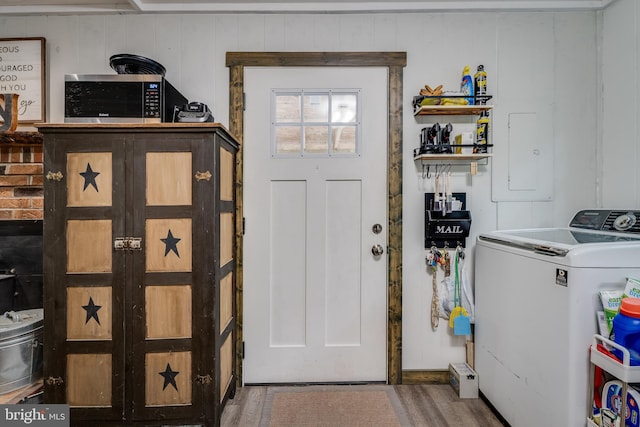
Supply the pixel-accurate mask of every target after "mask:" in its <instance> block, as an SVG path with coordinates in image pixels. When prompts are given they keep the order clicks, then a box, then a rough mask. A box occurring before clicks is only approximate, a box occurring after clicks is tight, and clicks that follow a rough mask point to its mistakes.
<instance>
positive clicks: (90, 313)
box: [82, 297, 102, 325]
mask: <svg viewBox="0 0 640 427" xmlns="http://www.w3.org/2000/svg"><path fill="white" fill-rule="evenodd" d="M82 308H84V309H85V311H86V312H87V317H86V319H85V321H84V323H85V324H87V323H89V320H91V319H94V320H95V321H96V322H98V325H99V324H100V318H98V310H100V309H101V308H102V306H101V305H96V304H95V303H94V302H93V298H92V297H89V303H88V304H87V305H83V306H82Z"/></svg>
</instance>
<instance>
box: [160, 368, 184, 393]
mask: <svg viewBox="0 0 640 427" xmlns="http://www.w3.org/2000/svg"><path fill="white" fill-rule="evenodd" d="M179 373H180V372H179V371H174V370H172V369H171V365H170V364H169V363H167V367H166V368H165V370H164V372H158V374H160V375H162V376H163V377H164V384H163V385H162V390H164V389H166V388H167V386H168V385H169V384H170V385H172V386H173V388H174V389H176V391H178V385H177V384H176V377H177V376H178V374H179Z"/></svg>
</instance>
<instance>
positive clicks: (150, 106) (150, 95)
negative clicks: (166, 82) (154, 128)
mask: <svg viewBox="0 0 640 427" xmlns="http://www.w3.org/2000/svg"><path fill="white" fill-rule="evenodd" d="M144 117H145V118H160V117H161V113H160V83H158V82H145V83H144Z"/></svg>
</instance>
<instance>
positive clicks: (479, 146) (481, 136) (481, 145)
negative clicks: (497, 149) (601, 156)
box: [473, 113, 490, 153]
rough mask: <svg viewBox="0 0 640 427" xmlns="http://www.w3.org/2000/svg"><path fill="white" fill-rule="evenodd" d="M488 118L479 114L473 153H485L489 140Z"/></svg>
mask: <svg viewBox="0 0 640 427" xmlns="http://www.w3.org/2000/svg"><path fill="white" fill-rule="evenodd" d="M489 122H490V121H489V116H488V115H485V114H484V113H482V114H480V116H479V117H478V120H477V121H476V142H475V144H474V146H473V152H474V153H487V148H488V147H487V141H488V140H489Z"/></svg>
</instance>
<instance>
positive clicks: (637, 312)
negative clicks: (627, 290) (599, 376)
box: [612, 297, 640, 366]
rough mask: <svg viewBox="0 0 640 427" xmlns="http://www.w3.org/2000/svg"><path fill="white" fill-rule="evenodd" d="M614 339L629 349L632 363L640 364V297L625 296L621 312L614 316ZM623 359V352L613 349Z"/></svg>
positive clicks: (621, 304) (634, 364)
mask: <svg viewBox="0 0 640 427" xmlns="http://www.w3.org/2000/svg"><path fill="white" fill-rule="evenodd" d="M613 341H614V342H616V343H617V344H620V345H621V346H623V347H625V348H626V349H627V350H629V355H630V356H631V357H630V362H629V363H630V364H631V365H633V366H638V365H640V298H633V297H627V298H623V299H622V302H621V303H620V312H619V313H618V314H616V315H615V317H614V318H613ZM612 352H613V354H614V355H616V356H617V357H618V358H620V359H622V352H621V351H619V350H617V349H615V348H614V349H613V350H612Z"/></svg>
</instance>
